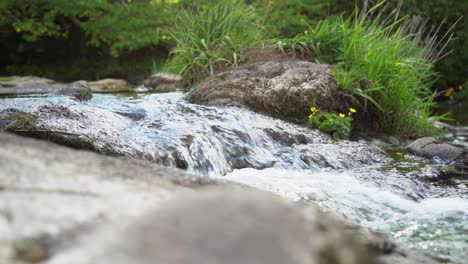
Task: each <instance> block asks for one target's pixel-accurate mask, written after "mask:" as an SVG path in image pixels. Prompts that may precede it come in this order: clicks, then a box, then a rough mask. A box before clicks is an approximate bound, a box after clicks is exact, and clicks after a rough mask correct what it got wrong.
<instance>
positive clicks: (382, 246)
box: [0, 133, 434, 264]
mask: <svg viewBox="0 0 468 264" xmlns="http://www.w3.org/2000/svg"><path fill="white" fill-rule="evenodd" d="M0 146H1V152H0V166H1V168H2V170H1V171H0V263H12V264H15V263H24V262H38V261H42V262H41V263H61V264H62V263H80V264H86V263H119V264H130V263H132V264H139V263H141V264H143V263H168V264H170V263H251V264H257V263H258V264H260V263H272V264H275V263H278V264H283V263H343V264H345V263H346V264H352V263H434V261H433V260H432V259H430V258H427V257H425V256H424V255H420V254H418V253H415V252H410V251H405V250H402V249H400V248H398V247H397V246H396V245H394V244H393V243H391V242H390V241H388V240H386V239H385V238H383V237H382V236H380V235H378V234H375V233H372V232H369V231H367V230H366V229H363V228H361V227H359V226H357V225H355V224H352V223H349V222H346V221H343V220H340V219H338V218H336V217H334V216H332V215H330V214H326V213H323V212H321V211H319V210H318V209H317V208H315V207H312V206H311V205H306V204H302V205H301V204H293V203H291V202H287V201H284V200H282V199H280V198H278V197H276V196H273V195H272V194H266V193H263V192H260V191H255V190H252V189H246V187H242V188H241V187H240V186H238V185H236V184H233V183H227V182H219V181H214V180H209V179H207V178H194V177H192V176H190V175H187V174H185V173H183V172H181V171H177V170H172V169H168V168H164V167H160V166H158V165H154V164H150V163H147V162H143V161H136V160H123V159H118V158H112V157H105V156H99V155H97V154H93V153H90V152H83V151H76V150H71V149H67V148H63V147H59V146H56V145H54V144H51V143H47V142H39V141H35V140H32V139H26V138H19V137H16V136H12V135H8V134H1V133H0ZM44 205H46V206H44ZM375 258H377V259H375ZM376 261H377V262H376Z"/></svg>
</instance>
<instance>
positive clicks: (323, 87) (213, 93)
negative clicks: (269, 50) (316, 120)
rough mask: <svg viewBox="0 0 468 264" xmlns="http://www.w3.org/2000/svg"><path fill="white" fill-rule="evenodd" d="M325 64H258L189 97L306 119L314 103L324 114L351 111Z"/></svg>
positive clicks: (205, 84)
mask: <svg viewBox="0 0 468 264" xmlns="http://www.w3.org/2000/svg"><path fill="white" fill-rule="evenodd" d="M329 70H330V69H329V68H328V67H327V66H326V65H320V64H316V63H312V62H308V61H299V60H280V61H267V62H256V63H251V64H247V65H244V66H241V67H237V68H235V69H231V70H228V71H225V72H221V73H219V74H216V75H215V76H213V77H211V78H208V79H206V80H204V81H202V82H201V83H200V84H199V85H198V86H197V87H196V88H195V89H194V90H192V91H191V92H190V94H189V96H188V100H189V101H190V102H193V103H199V104H217V103H223V102H226V101H233V102H237V103H240V104H241V105H244V106H246V107H248V108H250V109H252V110H254V111H259V112H263V113H267V114H269V115H272V116H276V117H284V118H288V119H296V120H303V119H304V118H305V117H307V116H308V115H309V113H310V107H311V105H312V101H313V100H314V98H315V103H316V106H317V107H318V108H319V109H320V110H322V111H328V112H344V113H347V112H348V107H347V99H346V98H345V97H344V96H343V95H342V94H341V93H340V92H339V90H338V85H337V84H336V82H335V81H334V79H333V78H332V77H331V76H330V74H329Z"/></svg>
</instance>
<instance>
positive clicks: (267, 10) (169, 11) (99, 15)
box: [0, 0, 468, 90]
mask: <svg viewBox="0 0 468 264" xmlns="http://www.w3.org/2000/svg"><path fill="white" fill-rule="evenodd" d="M216 2H219V1H213V0H180V1H177V0H107V1H105V0H77V1H69V0H35V1H29V0H2V1H0V40H1V41H0V49H1V51H2V52H1V53H0V54H1V55H0V75H15V74H16V75H39V76H45V77H49V78H53V79H57V80H60V81H72V80H77V79H98V78H105V77H117V78H125V79H127V80H129V81H132V82H137V81H138V80H140V79H142V78H144V77H146V76H147V75H148V74H150V73H151V71H152V67H153V66H154V65H155V64H156V65H158V64H160V62H163V61H166V60H167V58H168V56H169V51H170V50H171V48H173V47H174V45H175V42H174V40H173V39H172V38H171V35H170V29H171V28H172V27H174V25H175V23H176V18H177V15H178V14H179V13H180V10H181V9H182V8H184V9H191V8H193V9H195V8H198V7H201V6H205V7H207V8H209V7H210V6H211V5H213V4H214V3H216ZM244 2H245V4H247V5H250V6H251V7H252V8H254V9H255V13H256V14H257V16H258V20H259V21H261V23H263V24H264V25H265V27H267V28H268V30H267V32H269V34H270V35H269V36H267V38H270V39H271V38H283V37H292V36H294V35H297V34H298V33H301V32H304V31H305V30H307V28H308V27H309V26H314V25H315V24H317V23H318V22H319V21H320V20H322V19H323V18H326V17H328V16H330V15H337V14H345V15H349V14H351V13H352V12H353V11H354V10H355V7H356V6H358V7H361V6H363V5H364V4H365V1H364V0H357V1H355V2H353V1H351V0H289V1H288V0H244ZM387 2H388V3H389V4H390V5H389V8H388V10H389V12H390V11H391V10H392V8H393V7H396V6H397V5H398V3H399V1H397V0H387ZM374 3H375V2H374ZM467 7H468V1H459V0H405V1H403V2H402V7H401V12H402V13H403V14H402V15H408V16H419V17H421V19H427V20H428V21H427V30H428V32H429V31H430V30H431V27H432V26H436V27H437V26H439V25H441V27H442V28H441V32H443V33H445V32H447V31H448V30H449V28H450V27H451V25H453V24H454V23H455V22H456V21H458V20H459V19H460V17H462V16H463V15H464V14H465V13H466V11H467V10H468V8H467ZM453 33H454V40H453V41H451V42H450V43H449V45H448V47H447V50H453V51H452V53H451V54H449V55H448V56H447V57H445V58H443V59H442V60H440V61H438V62H437V64H436V69H435V70H436V71H437V72H439V73H440V78H439V80H438V81H437V82H436V83H435V84H434V89H439V90H446V89H448V87H450V86H453V87H458V85H462V84H464V83H465V82H466V80H467V75H468V74H467V69H468V67H466V65H467V64H468V52H466V42H467V36H468V30H467V22H466V19H462V20H460V21H459V22H458V23H457V24H456V25H455V27H454V30H453ZM449 34H450V33H449Z"/></svg>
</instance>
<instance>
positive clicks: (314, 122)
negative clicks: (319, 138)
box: [307, 107, 356, 139]
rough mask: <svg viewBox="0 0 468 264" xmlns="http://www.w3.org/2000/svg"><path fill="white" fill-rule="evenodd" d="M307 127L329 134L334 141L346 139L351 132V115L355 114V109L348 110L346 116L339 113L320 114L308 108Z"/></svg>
mask: <svg viewBox="0 0 468 264" xmlns="http://www.w3.org/2000/svg"><path fill="white" fill-rule="evenodd" d="M310 111H311V114H310V115H309V121H308V123H307V124H308V125H309V127H311V128H316V129H318V130H320V131H322V132H324V133H327V134H330V135H331V136H332V137H333V138H335V139H340V138H347V137H348V136H349V132H350V130H351V121H353V118H352V117H351V115H352V114H354V113H356V109H354V108H350V109H349V112H348V114H347V115H345V114H343V113H340V114H338V115H337V114H335V113H320V111H319V110H318V109H317V108H315V107H311V108H310Z"/></svg>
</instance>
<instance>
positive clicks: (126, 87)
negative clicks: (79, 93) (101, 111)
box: [87, 79, 133, 93]
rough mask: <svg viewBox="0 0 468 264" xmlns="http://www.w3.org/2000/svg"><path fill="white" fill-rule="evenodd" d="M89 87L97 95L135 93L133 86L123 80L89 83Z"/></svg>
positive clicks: (104, 80)
mask: <svg viewBox="0 0 468 264" xmlns="http://www.w3.org/2000/svg"><path fill="white" fill-rule="evenodd" d="M87 85H88V86H89V87H90V88H91V90H92V91H93V92H95V93H113V92H128V91H133V89H132V86H131V85H130V84H129V83H128V82H127V81H125V80H121V79H102V80H98V81H93V82H87Z"/></svg>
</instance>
